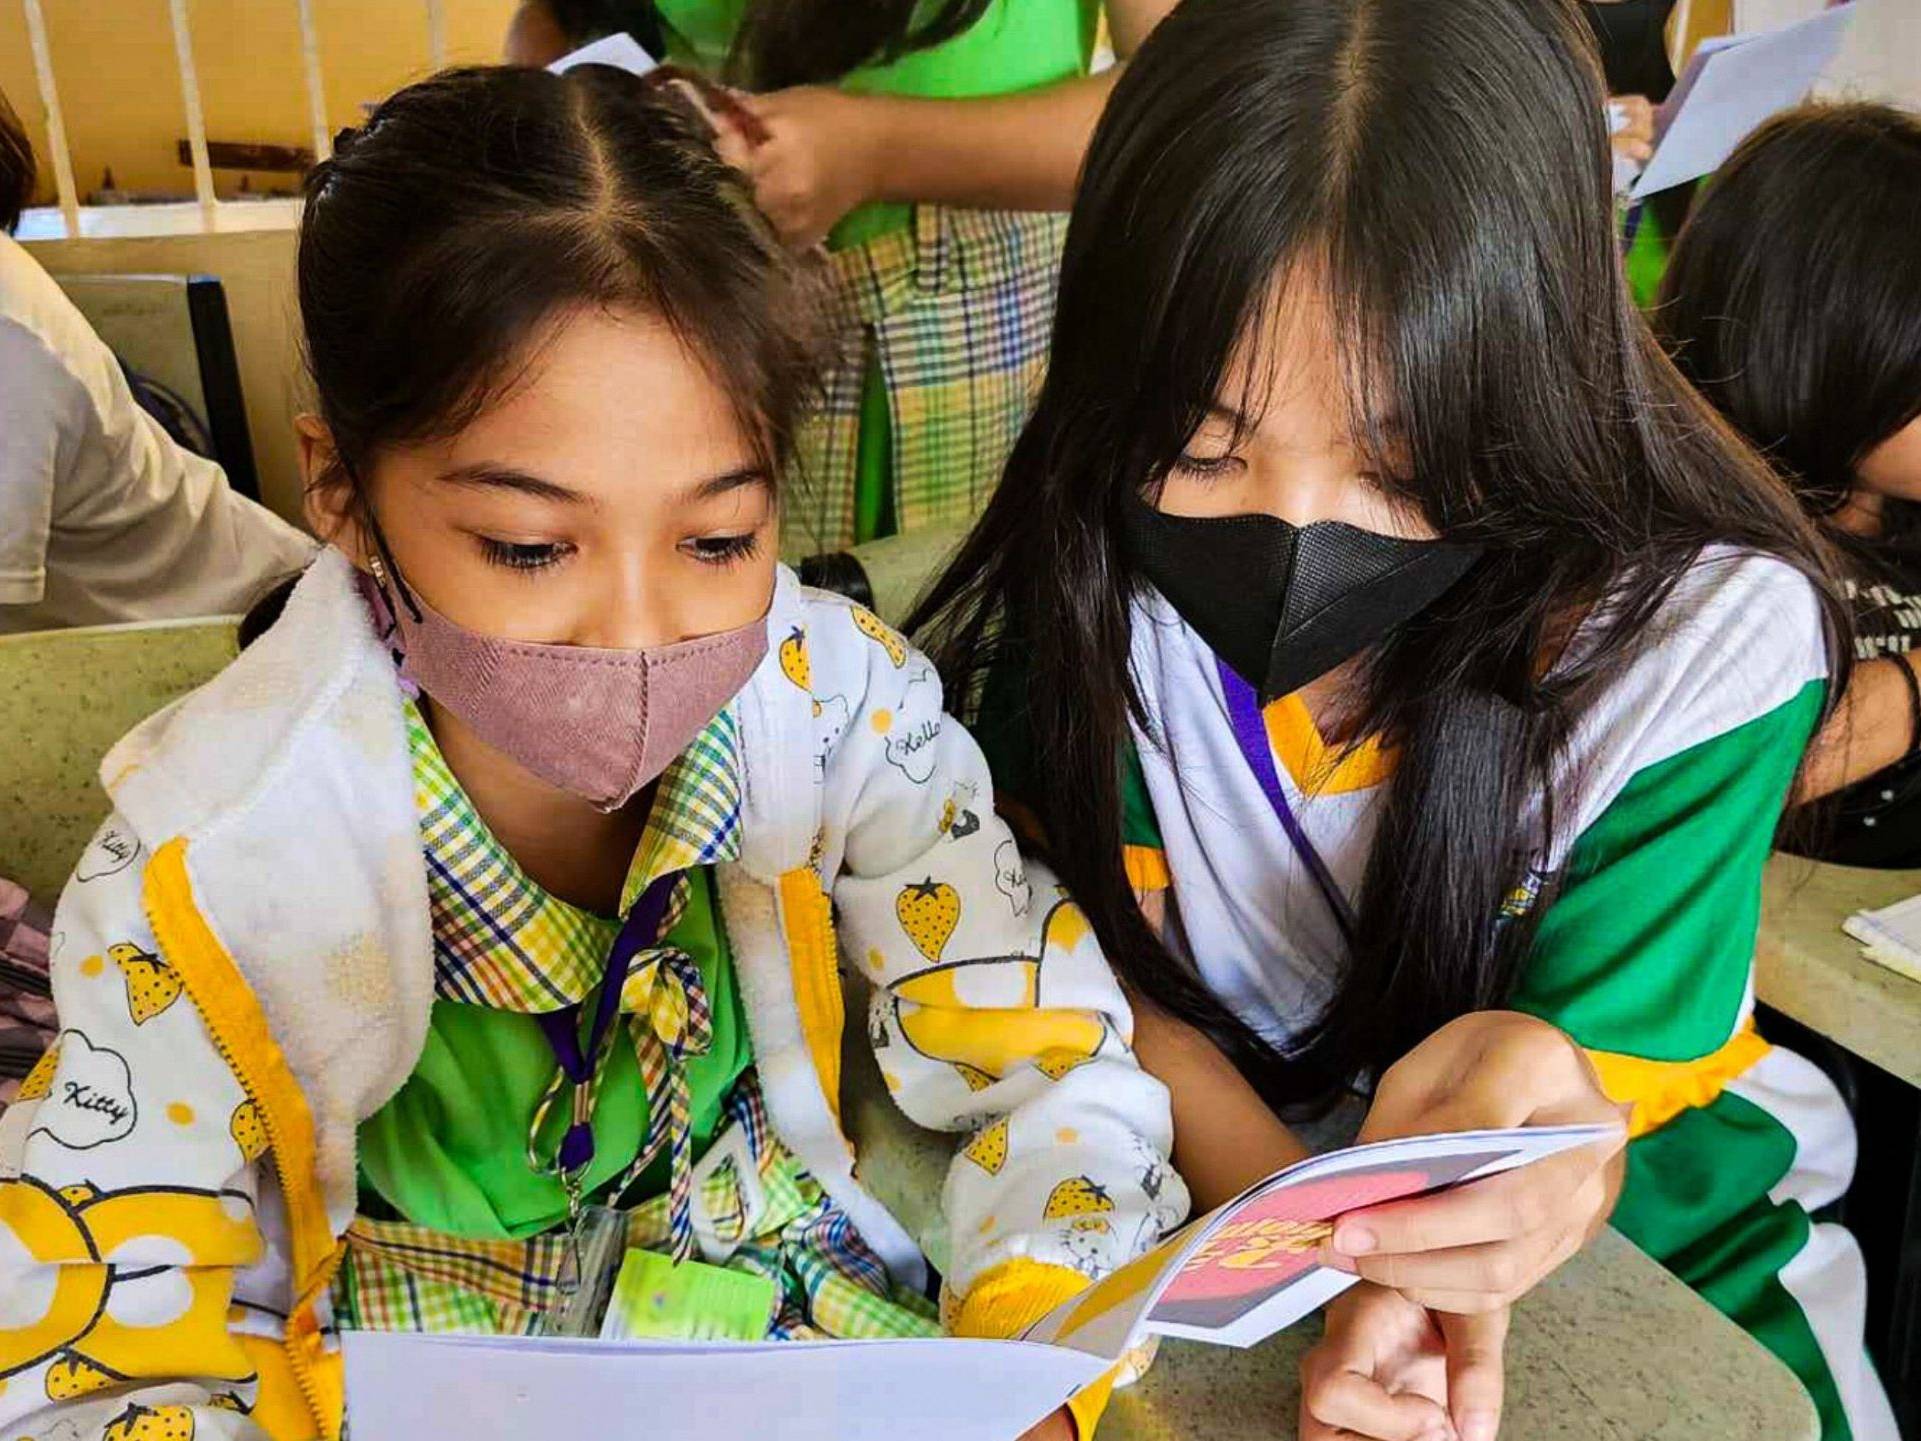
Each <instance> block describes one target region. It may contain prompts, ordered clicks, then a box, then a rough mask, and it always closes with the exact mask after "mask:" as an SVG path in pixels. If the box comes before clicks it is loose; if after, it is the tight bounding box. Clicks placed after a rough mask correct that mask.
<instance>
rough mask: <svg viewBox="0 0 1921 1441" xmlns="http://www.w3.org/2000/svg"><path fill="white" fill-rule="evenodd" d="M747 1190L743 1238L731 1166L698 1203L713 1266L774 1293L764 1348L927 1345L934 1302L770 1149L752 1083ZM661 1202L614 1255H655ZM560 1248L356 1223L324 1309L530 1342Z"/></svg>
mask: <svg viewBox="0 0 1921 1441" xmlns="http://www.w3.org/2000/svg"><path fill="white" fill-rule="evenodd" d="M727 1110H728V1116H729V1119H730V1122H731V1123H732V1124H733V1125H735V1126H738V1127H740V1128H741V1129H742V1130H743V1131H744V1133H745V1135H746V1140H747V1150H748V1154H749V1155H750V1156H751V1157H752V1158H753V1164H754V1166H755V1169H756V1172H757V1174H758V1177H759V1180H760V1190H761V1193H762V1197H763V1200H762V1211H761V1214H760V1215H759V1216H758V1217H756V1218H755V1221H754V1227H753V1232H752V1234H751V1235H750V1234H748V1229H747V1225H746V1208H747V1201H746V1195H745V1190H744V1188H743V1187H742V1186H741V1185H740V1182H739V1178H738V1177H737V1176H736V1175H735V1174H734V1171H733V1163H732V1161H731V1159H730V1160H729V1161H728V1162H727V1163H725V1164H723V1165H721V1166H718V1167H716V1168H715V1169H714V1171H713V1173H712V1175H711V1176H709V1177H708V1179H707V1180H706V1182H705V1184H704V1185H703V1186H702V1188H701V1198H700V1204H701V1207H702V1210H703V1212H704V1214H705V1215H706V1216H707V1217H709V1218H710V1219H711V1221H712V1224H713V1229H714V1232H715V1233H716V1234H717V1235H718V1237H719V1238H720V1239H721V1240H722V1241H724V1242H726V1243H727V1244H730V1245H732V1246H733V1247H734V1250H733V1253H732V1254H731V1255H730V1256H729V1257H728V1258H727V1260H726V1262H725V1264H726V1265H727V1266H728V1267H730V1268H732V1269H735V1270H741V1271H747V1272H751V1273H753V1274H755V1275H760V1276H764V1277H766V1278H768V1279H769V1280H771V1281H772V1282H773V1283H774V1289H775V1299H774V1305H773V1308H772V1311H771V1313H770V1314H769V1316H768V1318H767V1335H768V1337H769V1338H770V1339H776V1340H788V1339H825V1338H834V1339H840V1340H872V1339H877V1338H881V1337H890V1336H934V1335H938V1334H939V1333H940V1327H939V1324H938V1322H937V1320H936V1319H935V1309H934V1306H933V1303H932V1302H930V1301H928V1300H927V1298H926V1297H924V1296H920V1295H917V1294H915V1293H913V1292H911V1291H905V1290H902V1289H900V1288H898V1287H896V1286H895V1285H894V1284H893V1282H892V1281H891V1280H890V1279H889V1277H888V1274H887V1269H886V1267H885V1266H883V1265H882V1264H881V1261H880V1259H879V1258H878V1257H877V1256H875V1255H874V1253H873V1252H872V1251H871V1250H870V1249H868V1247H867V1244H866V1242H864V1241H863V1240H862V1239H861V1237H860V1234H859V1232H857V1231H856V1230H855V1229H854V1226H853V1223H852V1222H851V1221H849V1220H848V1218H847V1215H846V1213H845V1212H844V1211H842V1210H841V1209H840V1207H838V1206H837V1205H835V1204H834V1202H833V1200H832V1199H831V1198H830V1197H829V1196H828V1195H827V1194H826V1192H825V1191H823V1190H822V1189H821V1186H820V1183H819V1182H818V1181H816V1180H815V1179H814V1178H813V1177H812V1176H810V1175H808V1174H807V1172H806V1171H805V1170H804V1169H803V1168H802V1167H801V1165H800V1163H799V1162H798V1161H796V1160H795V1159H794V1157H793V1155H792V1154H791V1153H790V1152H789V1151H788V1150H787V1148H786V1147H785V1146H783V1145H781V1143H780V1141H779V1140H778V1138H776V1137H775V1136H774V1134H773V1131H772V1128H771V1127H770V1126H769V1124H768V1120H767V1110H766V1106H765V1104H764V1103H763V1101H762V1099H761V1094H760V1084H759V1080H758V1078H757V1077H756V1076H755V1075H754V1073H753V1072H752V1071H749V1072H747V1073H746V1075H744V1076H742V1077H741V1080H740V1083H739V1084H738V1085H737V1086H736V1087H735V1088H734V1091H733V1093H732V1094H731V1095H730V1096H729V1097H728V1101H727ZM670 1237H671V1225H670V1218H669V1212H668V1202H667V1198H666V1197H665V1196H657V1197H655V1198H653V1199H652V1200H650V1201H648V1202H646V1203H645V1204H644V1205H642V1206H640V1207H638V1208H636V1209H635V1210H633V1211H631V1212H629V1213H628V1219H627V1244H628V1246H629V1247H639V1248H642V1249H645V1250H655V1251H661V1250H665V1249H666V1248H667V1245H668V1244H669V1241H670ZM567 1250H568V1247H567V1238H566V1236H565V1235H564V1234H563V1233H560V1232H550V1233H548V1234H547V1235H544V1236H537V1237H534V1238H533V1239H531V1240H527V1241H481V1240H467V1239H464V1238H462V1237H458V1236H449V1235H446V1234H444V1233H441V1232H437V1231H432V1230H429V1229H427V1228H426V1227H423V1226H413V1225H409V1224H407V1223H405V1222H400V1221H372V1220H368V1219H366V1218H364V1217H363V1218H360V1219H357V1220H355V1222H354V1223H353V1225H352V1226H351V1227H350V1228H349V1230H348V1232H347V1264H346V1265H344V1266H343V1267H342V1268H341V1271H340V1277H339V1280H338V1281H337V1283H336V1285H335V1288H334V1309H335V1315H336V1318H337V1319H338V1321H339V1324H340V1325H341V1326H342V1327H343V1328H344V1329H347V1330H363V1331H429V1332H438V1333H443V1334H460V1335H510V1336H532V1335H539V1334H541V1333H542V1331H543V1330H544V1329H545V1323H546V1314H547V1312H548V1311H549V1310H551V1309H553V1308H554V1307H555V1306H556V1305H558V1304H559V1302H560V1300H561V1291H560V1279H561V1276H562V1274H563V1271H564V1269H565V1267H566V1264H567Z"/></svg>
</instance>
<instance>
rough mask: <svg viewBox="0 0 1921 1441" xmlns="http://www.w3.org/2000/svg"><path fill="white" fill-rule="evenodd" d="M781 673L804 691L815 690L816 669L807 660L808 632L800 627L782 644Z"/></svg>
mask: <svg viewBox="0 0 1921 1441" xmlns="http://www.w3.org/2000/svg"><path fill="white" fill-rule="evenodd" d="M780 673H781V674H782V675H784V676H786V677H787V679H789V680H790V681H792V682H793V683H794V684H795V685H797V686H799V687H800V688H801V689H802V690H804V691H811V690H812V689H813V688H814V667H813V664H812V663H811V662H810V661H809V660H808V659H807V632H806V631H804V630H802V629H801V628H800V627H799V626H795V627H794V628H793V630H791V631H789V632H788V635H787V639H786V640H784V641H782V642H781V643H780Z"/></svg>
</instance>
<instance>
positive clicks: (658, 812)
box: [405, 700, 741, 1013]
mask: <svg viewBox="0 0 1921 1441" xmlns="http://www.w3.org/2000/svg"><path fill="white" fill-rule="evenodd" d="M405 708H406V725H407V745H408V750H409V752H410V754H411V756H412V760H413V776H414V800H415V806H416V809H417V810H418V812H419V816H420V833H421V839H422V842H423V844H424V848H425V851H426V859H427V896H428V904H429V909H430V911H431V915H432V921H433V934H434V990H435V993H436V994H437V995H439V996H440V997H441V998H443V999H445V1000H451V1001H463V1002H466V1003H468V1004H472V1005H485V1006H491V1007H493V1008H495V1009H497V1010H510V1011H525V1012H535V1013H538V1012H545V1011H556V1010H560V1009H562V1008H563V1007H565V1006H569V1005H572V1004H574V1003H576V1002H578V1001H580V1000H582V999H584V998H585V997H586V996H587V995H588V994H589V993H590V992H591V991H592V990H593V988H594V987H595V985H597V984H598V983H599V981H600V977H601V975H602V972H603V971H604V969H605V966H606V960H607V951H608V948H609V946H611V945H612V943H613V939H614V936H615V935H616V933H617V932H618V930H619V925H618V923H617V922H616V921H612V920H608V919H606V918H604V917H601V916H595V915H592V914H590V913H588V912H587V911H584V910H582V909H580V908H579V907H578V906H574V905H570V904H568V903H567V902H566V901H563V900H561V899H560V898H559V897H557V896H554V895H550V894H549V893H548V892H547V891H546V890H544V889H543V888H542V887H541V886H540V885H539V884H538V883H537V882H535V881H534V879H533V878H532V877H531V876H529V875H528V874H527V873H526V872H525V871H524V870H522V869H521V867H520V864H519V862H517V861H515V860H514V858H513V857H512V856H511V855H509V854H508V853H507V850H506V848H505V847H504V846H502V845H501V844H500V842H499V841H498V840H496V839H495V837H494V834H493V832H492V831H490V830H489V829H488V828H487V823H486V822H485V821H484V820H482V819H481V817H480V813H479V812H478V811H476V810H475V809H474V806H473V802H472V801H470V800H469V799H468V798H467V793H466V792H465V791H464V790H462V789H461V786H460V782H459V781H457V780H456V779H455V778H454V774H453V772H452V771H451V770H450V769H449V768H448V766H447V762H446V758H445V757H444V756H442V755H441V753H440V747H439V746H438V745H437V744H436V743H435V741H434V738H433V733H432V732H431V731H430V730H429V729H428V728H427V723H426V721H425V719H424V718H423V717H422V716H421V714H420V710H419V707H418V706H417V705H416V704H415V702H413V701H412V700H408V701H406V702H405ZM740 775H741V768H740V727H739V722H738V720H737V719H736V717H735V715H734V712H733V708H732V707H731V706H729V707H728V708H726V709H724V710H722V711H721V712H720V714H719V715H717V716H715V717H714V719H713V720H712V721H710V722H709V723H708V725H707V728H706V729H705V730H703V731H702V732H701V733H700V734H699V735H698V736H697V737H695V739H694V742H693V744H691V745H690V746H688V747H687V749H686V750H684V751H682V752H681V754H680V755H679V756H678V757H676V758H675V760H674V762H673V763H672V764H671V765H669V766H668V767H667V769H666V771H665V772H664V773H663V774H662V775H661V778H660V783H659V785H658V786H657V787H656V790H655V796H654V804H653V807H652V809H651V810H650V811H649V813H648V816H647V825H646V828H645V830H644V831H643V832H642V833H641V838H640V844H639V845H637V846H636V847H635V848H634V858H633V861H632V863H631V864H630V865H629V867H628V871H627V878H626V882H625V884H624V885H623V886H622V887H621V901H620V911H621V915H622V916H625V915H626V914H627V912H628V911H629V910H631V909H632V908H633V905H634V902H635V901H637V900H638V899H639V898H640V895H641V893H642V892H643V891H645V890H646V889H647V887H648V886H649V885H650V884H652V883H653V882H654V881H655V880H656V879H658V878H659V877H661V876H663V875H667V874H670V873H672V872H675V871H686V870H691V869H693V868H694V867H696V866H705V865H713V864H716V863H718V862H722V861H732V860H737V859H739V856H740V805H741V782H740ZM678 913H679V907H676V908H675V910H674V914H675V915H676V916H677V915H678ZM670 924H671V923H670Z"/></svg>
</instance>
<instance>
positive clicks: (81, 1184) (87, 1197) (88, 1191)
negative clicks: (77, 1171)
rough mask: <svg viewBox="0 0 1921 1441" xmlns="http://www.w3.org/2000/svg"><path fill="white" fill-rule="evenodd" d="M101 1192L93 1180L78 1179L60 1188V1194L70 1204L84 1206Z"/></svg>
mask: <svg viewBox="0 0 1921 1441" xmlns="http://www.w3.org/2000/svg"><path fill="white" fill-rule="evenodd" d="M99 1194H100V1188H99V1187H98V1186H96V1185H94V1184H93V1183H92V1182H91V1181H78V1182H76V1183H74V1184H73V1185H71V1186H62V1187H61V1188H60V1195H61V1196H62V1197H63V1198H64V1199H65V1201H66V1203H67V1204H68V1205H69V1206H84V1205H86V1204H87V1202H89V1201H91V1200H93V1199H94V1198H95V1197H96V1196H98V1195H99Z"/></svg>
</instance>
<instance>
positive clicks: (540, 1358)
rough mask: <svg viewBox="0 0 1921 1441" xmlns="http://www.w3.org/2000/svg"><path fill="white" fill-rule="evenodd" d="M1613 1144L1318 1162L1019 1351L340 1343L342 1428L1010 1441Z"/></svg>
mask: <svg viewBox="0 0 1921 1441" xmlns="http://www.w3.org/2000/svg"><path fill="white" fill-rule="evenodd" d="M1607 1134H1608V1132H1607V1129H1606V1128H1605V1127H1592V1126H1585V1127H1583V1126H1561V1127H1543V1128H1539V1129H1531V1130H1519V1131H1472V1132H1457V1133H1454V1134H1450V1135H1444V1136H1421V1137H1412V1138H1407V1139H1403V1140H1397V1141H1385V1142H1380V1143H1377V1144H1374V1145H1370V1146H1357V1147H1351V1148H1349V1149H1347V1150H1344V1151H1335V1152H1329V1153H1327V1154H1324V1155H1320V1156H1315V1157H1312V1158H1310V1159H1308V1160H1306V1161H1303V1162H1301V1163H1300V1164H1299V1165H1296V1166H1291V1167H1288V1168H1286V1169H1285V1170H1283V1171H1280V1172H1277V1173H1276V1174H1275V1175H1273V1176H1269V1177H1267V1178H1266V1179H1264V1180H1262V1181H1260V1182H1258V1183H1256V1184H1255V1185H1253V1186H1250V1187H1249V1188H1248V1189H1247V1190H1246V1191H1244V1192H1242V1193H1241V1195H1240V1196H1238V1197H1236V1198H1235V1199H1234V1200H1232V1201H1229V1202H1228V1203H1227V1204H1226V1205H1225V1206H1222V1207H1220V1208H1218V1209H1217V1210H1215V1211H1213V1212H1211V1213H1209V1214H1208V1215H1207V1216H1205V1217H1203V1218H1202V1219H1200V1220H1199V1221H1196V1222H1193V1223H1191V1224H1190V1225H1188V1226H1186V1227H1183V1228H1182V1229H1181V1231H1179V1232H1178V1233H1176V1235H1174V1236H1172V1237H1170V1238H1168V1239H1167V1240H1166V1241H1163V1242H1162V1243H1161V1245H1160V1246H1158V1247H1156V1248H1155V1249H1154V1250H1153V1251H1151V1252H1149V1253H1148V1254H1147V1255H1145V1256H1142V1257H1141V1258H1139V1259H1138V1260H1137V1261H1135V1262H1133V1263H1132V1264H1131V1265H1129V1266H1126V1267H1123V1268H1122V1269H1121V1270H1120V1271H1119V1272H1117V1273H1116V1274H1114V1275H1112V1276H1109V1277H1107V1278H1106V1279H1105V1280H1103V1281H1101V1282H1100V1283H1098V1284H1097V1285H1095V1286H1093V1287H1092V1288H1090V1289H1089V1290H1088V1291H1086V1292H1084V1293H1082V1294H1081V1295H1079V1296H1076V1297H1074V1298H1073V1299H1071V1300H1069V1301H1067V1302H1065V1303H1063V1304H1062V1305H1061V1306H1060V1307H1058V1308H1056V1309H1055V1310H1054V1311H1052V1312H1050V1313H1049V1314H1048V1315H1047V1316H1045V1317H1043V1318H1041V1320H1040V1321H1038V1322H1036V1323H1035V1324H1034V1325H1033V1326H1032V1327H1030V1328H1029V1330H1028V1332H1027V1336H1028V1338H1029V1339H1025V1340H1019V1341H975V1340H961V1339H956V1338H952V1337H946V1338H941V1339H933V1340H915V1341H827V1342H799V1341H789V1342H738V1341H735V1342H680V1341H601V1340H583V1339H572V1338H570V1339H528V1338H519V1337H511V1338H509V1337H500V1338H495V1337H455V1336H418V1335H395V1334H387V1333H379V1332H354V1333H350V1334H348V1335H347V1336H346V1337H345V1338H344V1344H345V1347H346V1364H347V1415H348V1420H349V1422H350V1423H351V1427H352V1433H353V1438H354V1441H545V1438H547V1437H549V1436H552V1435H555V1434H558V1433H559V1432H561V1431H562V1430H563V1429H564V1430H565V1431H566V1432H567V1433H568V1434H579V1435H587V1436H612V1437H621V1436H626V1435H634V1436H644V1437H645V1438H646V1441H714V1438H716V1437H722V1438H726V1437H735V1436H741V1437H759V1436H779V1437H780V1441H900V1438H902V1437H906V1436H930V1437H937V1438H939V1441H1010V1438H1012V1437H1015V1436H1018V1435H1020V1434H1021V1432H1023V1431H1024V1430H1026V1429H1027V1428H1028V1427H1029V1426H1031V1425H1033V1424H1034V1423H1035V1422H1037V1421H1039V1420H1040V1419H1041V1418H1042V1417H1044V1416H1046V1415H1048V1414H1049V1413H1050V1412H1052V1411H1053V1410H1055V1409H1056V1408H1057V1407H1059V1406H1060V1405H1061V1404H1062V1403H1063V1402H1065V1401H1066V1400H1067V1399H1068V1398H1069V1397H1070V1396H1072V1395H1073V1394H1074V1392H1075V1391H1077V1390H1079V1389H1080V1388H1081V1387H1082V1386H1085V1385H1086V1384H1087V1383H1088V1382H1090V1381H1092V1380H1094V1379H1095V1378H1096V1377H1098V1376H1100V1375H1101V1374H1102V1373H1103V1372H1105V1371H1106V1370H1107V1369H1108V1368H1109V1367H1110V1366H1112V1365H1113V1363H1114V1361H1115V1360H1116V1359H1117V1358H1118V1357H1120V1356H1121V1355H1122V1354H1123V1353H1125V1352H1126V1351H1128V1350H1129V1349H1131V1348H1132V1347H1134V1346H1136V1345H1138V1344H1140V1342H1141V1341H1142V1340H1143V1339H1145V1338H1146V1337H1147V1336H1148V1335H1149V1334H1150V1333H1153V1332H1159V1333H1160V1334H1163V1335H1170V1336H1185V1337H1192V1338H1195V1339H1198V1340H1204V1341H1211V1342H1214V1343H1216V1344H1223V1345H1231V1346H1247V1345H1252V1344H1254V1343H1255V1342H1257V1341H1260V1340H1262V1339H1264V1338H1266V1337H1267V1336H1270V1335H1272V1334H1273V1333H1274V1332H1275V1331H1277V1330H1279V1329H1280V1328H1282V1327H1283V1326H1287V1325H1289V1324H1291V1323H1292V1322H1294V1321H1295V1320H1297V1319H1298V1318H1300V1317H1301V1316H1304V1315H1306V1314H1307V1313H1308V1312H1309V1311H1312V1310H1313V1309H1314V1308H1315V1307H1317V1306H1319V1305H1322V1304H1324V1303H1325V1302H1326V1301H1327V1300H1328V1299H1329V1298H1331V1297H1332V1296H1334V1295H1336V1294H1338V1293H1339V1292H1340V1291H1342V1290H1343V1289H1345V1288H1346V1287H1347V1286H1349V1285H1351V1284H1352V1280H1353V1278H1352V1277H1350V1276H1348V1275H1346V1274H1345V1273H1343V1272H1340V1271H1332V1270H1328V1269H1326V1268H1324V1267H1321V1266H1320V1265H1319V1263H1318V1259H1317V1258H1318V1252H1319V1247H1320V1242H1321V1238H1323V1237H1325V1235H1326V1234H1327V1233H1328V1231H1329V1230H1331V1221H1330V1219H1329V1218H1332V1217H1335V1216H1338V1215H1340V1214H1342V1213H1344V1212H1346V1211H1350V1210H1354V1209H1357V1208H1360V1207H1365V1206H1371V1205H1378V1204H1384V1203H1386V1202H1388V1201H1391V1200H1392V1199H1395V1198H1403V1197H1407V1196H1410V1195H1414V1194H1417V1193H1420V1192H1424V1191H1427V1190H1429V1189H1431V1188H1433V1187H1435V1186H1447V1185H1454V1184H1462V1183H1465V1182H1467V1181H1470V1180H1473V1179H1475V1178H1477V1177H1480V1176H1485V1175H1491V1174H1493V1173H1494V1172H1496V1171H1502V1170H1507V1169H1510V1168H1512V1167H1514V1166H1521V1165H1526V1164H1528V1163H1529V1162H1532V1161H1537V1160H1540V1159H1542V1158H1544V1157H1546V1156H1550V1155H1553V1154H1555V1153H1556V1152H1559V1151H1563V1150H1566V1149H1568V1148H1569V1147H1572V1146H1579V1145H1587V1144H1590V1143H1592V1142H1594V1141H1596V1140H1599V1139H1601V1138H1603V1137H1605V1136H1606V1135H1607ZM1096 1219H1098V1217H1097V1218H1096ZM1277 1235H1278V1236H1279V1237H1281V1239H1280V1240H1279V1241H1276V1240H1274V1238H1275V1237H1276V1236H1277Z"/></svg>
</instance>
